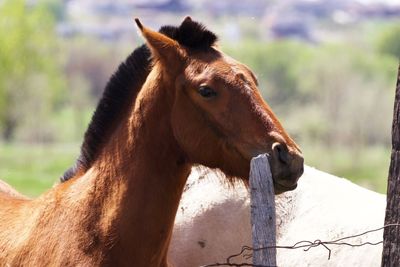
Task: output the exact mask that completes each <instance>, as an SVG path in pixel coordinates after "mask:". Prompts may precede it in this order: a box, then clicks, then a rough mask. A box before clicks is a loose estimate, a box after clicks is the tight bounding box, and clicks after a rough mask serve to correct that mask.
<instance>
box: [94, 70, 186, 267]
mask: <svg viewBox="0 0 400 267" xmlns="http://www.w3.org/2000/svg"><path fill="white" fill-rule="evenodd" d="M156 74H157V71H156V70H153V71H152V72H151V73H150V74H149V78H148V79H147V81H146V83H145V85H144V86H143V88H142V90H141V92H140V93H139V95H138V97H137V99H136V100H135V104H134V105H133V107H132V109H131V112H130V116H127V117H126V118H124V120H123V123H121V124H120V127H119V128H118V129H117V130H116V131H115V133H114V134H113V136H112V137H111V139H110V140H111V141H110V142H109V143H108V144H107V145H106V146H105V147H104V149H103V150H102V152H101V153H100V156H99V159H98V160H97V161H96V163H95V164H94V166H93V167H92V168H91V172H94V173H95V176H96V177H95V179H92V180H93V183H94V185H91V186H92V187H93V188H96V191H97V192H98V193H97V194H96V193H95V194H94V195H92V197H91V198H92V199H93V201H96V202H97V203H101V208H100V210H102V212H101V213H102V214H103V216H100V217H101V222H100V228H101V229H102V232H104V234H105V235H112V239H113V245H112V249H111V251H110V257H111V259H112V262H114V263H121V264H123V263H124V262H125V263H127V262H131V261H132V259H134V260H135V263H136V266H153V265H154V266H158V265H160V262H161V261H163V258H165V257H166V252H167V248H168V244H169V239H170V236H171V233H172V227H173V223H174V219H175V214H176V211H177V208H178V205H179V200H180V197H181V194H182V192H183V188H184V185H185V182H186V179H187V176H188V175H189V173H190V167H191V166H190V165H189V164H187V163H185V161H184V157H183V155H182V152H181V151H180V149H179V146H178V144H177V143H176V140H175V138H174V136H173V132H172V129H171V126H170V114H171V105H172V104H171V102H172V100H173V97H171V95H170V94H171V93H172V92H173V90H172V88H168V87H170V86H169V83H168V82H167V81H165V80H164V79H163V78H162V75H156ZM159 85H163V87H165V88H159ZM90 206H93V205H90ZM106 238H107V237H106ZM150 261H151V262H150Z"/></svg>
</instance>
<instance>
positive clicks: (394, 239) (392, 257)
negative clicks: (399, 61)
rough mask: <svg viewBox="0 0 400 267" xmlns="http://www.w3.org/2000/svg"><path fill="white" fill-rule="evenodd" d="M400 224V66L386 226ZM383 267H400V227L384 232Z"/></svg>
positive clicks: (393, 127)
mask: <svg viewBox="0 0 400 267" xmlns="http://www.w3.org/2000/svg"><path fill="white" fill-rule="evenodd" d="M398 223H400V65H399V70H398V74H397V87H396V96H395V100H394V112H393V124H392V155H391V159H390V167H389V177H388V187H387V204H386V216H385V225H388V224H398ZM381 266H382V267H397V266H400V227H389V228H385V230H384V232H383V251H382V265H381Z"/></svg>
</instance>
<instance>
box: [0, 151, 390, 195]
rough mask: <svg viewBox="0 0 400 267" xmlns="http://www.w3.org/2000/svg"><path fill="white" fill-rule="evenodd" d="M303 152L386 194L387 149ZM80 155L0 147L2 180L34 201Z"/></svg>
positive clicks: (317, 162)
mask: <svg viewBox="0 0 400 267" xmlns="http://www.w3.org/2000/svg"><path fill="white" fill-rule="evenodd" d="M302 148H303V152H304V155H305V159H306V164H307V165H310V166H313V167H316V168H318V169H320V170H323V171H326V172H329V173H332V174H335V175H337V176H340V177H346V178H348V179H350V180H352V181H353V182H355V183H357V184H359V185H361V186H364V187H368V188H370V189H372V190H375V191H378V192H381V193H385V191H386V180H387V171H388V166H389V159H390V150H389V149H388V148H382V147H369V148H366V149H363V150H359V151H358V152H354V151H346V150H345V149H343V148H342V149H327V148H323V147H318V146H303V147H302ZM78 154H79V145H78V144H69V145H25V144H24V145H23V144H12V145H11V144H0V179H2V180H4V181H6V182H8V183H9V184H11V185H12V186H14V187H15V188H16V189H17V190H18V191H20V192H22V193H24V194H26V195H28V196H31V197H34V196H37V195H39V194H40V193H42V192H44V191H45V190H47V189H49V188H50V187H51V186H52V185H53V184H54V183H56V182H58V181H59V177H60V176H61V175H62V174H63V173H64V171H65V170H67V169H68V168H69V167H70V166H72V164H73V163H74V161H75V159H76V158H77V156H78Z"/></svg>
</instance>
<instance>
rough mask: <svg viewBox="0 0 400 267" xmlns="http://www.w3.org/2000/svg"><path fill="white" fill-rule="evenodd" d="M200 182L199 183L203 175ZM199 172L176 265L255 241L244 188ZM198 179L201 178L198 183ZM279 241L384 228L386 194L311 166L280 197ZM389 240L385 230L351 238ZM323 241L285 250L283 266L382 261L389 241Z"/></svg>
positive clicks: (174, 251) (182, 221)
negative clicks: (340, 243)
mask: <svg viewBox="0 0 400 267" xmlns="http://www.w3.org/2000/svg"><path fill="white" fill-rule="evenodd" d="M199 176H200V177H201V179H200V180H197V178H198V177H199ZM204 176H205V174H204V173H201V172H199V171H198V170H196V169H195V170H194V171H193V173H192V175H191V177H190V178H189V181H188V184H190V185H189V186H188V189H187V190H186V192H185V193H184V195H183V197H182V200H181V204H180V208H179V210H178V213H177V217H176V221H175V228H174V235H173V238H172V243H171V247H170V255H171V259H172V263H173V264H175V265H176V266H178V267H179V266H182V267H185V266H200V265H206V264H212V263H216V262H224V261H225V260H226V258H227V257H228V256H230V255H233V254H236V253H238V252H240V250H241V247H242V246H243V245H251V231H250V211H249V204H250V203H249V195H248V192H247V190H246V188H244V186H236V187H235V188H229V186H227V185H224V184H223V183H221V182H220V180H219V179H216V178H215V177H214V176H213V174H212V173H208V175H207V176H208V178H202V177H204ZM196 180H197V181H196ZM276 207H277V227H278V229H277V232H278V237H277V243H278V245H293V244H295V243H296V242H298V241H301V240H307V241H314V240H317V239H318V240H322V241H330V240H336V239H338V238H341V237H345V236H350V235H355V234H359V233H362V232H364V231H367V230H370V229H374V228H379V227H381V226H382V225H383V222H384V212H385V197H384V196H383V195H381V194H377V193H375V192H372V191H369V190H367V189H364V188H362V187H359V186H357V185H355V184H353V183H351V182H349V181H348V180H345V179H341V178H338V177H335V176H332V175H329V174H327V173H324V172H321V171H318V170H316V169H313V168H310V167H307V168H306V169H305V173H304V175H303V177H302V178H300V180H299V186H298V188H297V189H296V190H295V191H293V192H288V193H285V194H283V195H280V196H278V197H277V198H276ZM380 240H382V232H377V233H373V234H369V235H367V236H362V237H358V238H355V239H351V240H346V241H347V242H349V243H361V242H366V241H371V242H377V241H380ZM330 248H331V249H332V255H331V259H330V260H328V251H327V250H326V249H325V248H323V247H322V246H320V247H316V248H312V249H311V250H309V251H308V252H304V251H303V250H302V249H299V250H278V251H277V252H278V254H277V260H278V265H279V266H283V267H291V266H293V267H294V266H296V267H301V266H316V267H317V266H318V267H320V266H352V267H353V266H360V267H361V266H363V267H364V266H379V265H380V258H381V251H382V246H381V245H378V246H365V247H359V248H352V247H347V246H335V245H332V246H330Z"/></svg>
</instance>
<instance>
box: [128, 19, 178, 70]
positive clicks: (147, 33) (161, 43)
mask: <svg viewBox="0 0 400 267" xmlns="http://www.w3.org/2000/svg"><path fill="white" fill-rule="evenodd" d="M135 22H136V24H137V26H138V28H139V29H140V31H141V33H142V35H143V37H144V38H145V39H146V42H147V45H148V46H149V48H150V50H151V52H152V54H153V56H155V57H156V58H158V59H160V60H165V62H174V60H175V61H176V60H177V59H180V58H181V57H182V56H181V52H180V46H179V43H178V42H177V41H175V40H173V39H171V38H169V37H168V36H166V35H164V34H162V33H159V32H156V31H153V30H151V29H149V28H147V27H144V26H143V25H142V23H141V22H140V20H139V19H138V18H135Z"/></svg>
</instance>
